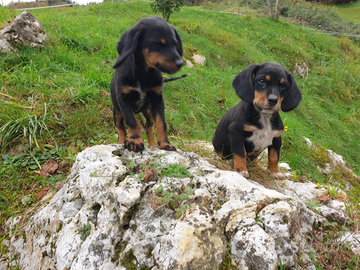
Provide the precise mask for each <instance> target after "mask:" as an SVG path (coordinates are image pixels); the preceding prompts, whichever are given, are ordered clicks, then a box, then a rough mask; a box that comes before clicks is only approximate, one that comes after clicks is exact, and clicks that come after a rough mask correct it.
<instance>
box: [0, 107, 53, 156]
mask: <svg viewBox="0 0 360 270" xmlns="http://www.w3.org/2000/svg"><path fill="white" fill-rule="evenodd" d="M44 106H45V111H44V114H43V115H42V117H38V116H37V115H30V114H27V115H23V116H22V117H21V118H18V119H15V120H13V119H11V118H10V117H9V116H8V115H0V117H1V118H3V119H4V120H5V119H6V118H7V119H8V120H9V121H8V122H7V123H5V124H4V125H2V126H1V127H0V138H1V139H0V146H1V153H3V152H4V151H5V149H6V148H7V147H8V146H9V142H10V141H11V140H15V141H16V140H17V139H19V138H21V137H27V138H28V140H29V143H30V149H32V147H33V144H35V145H36V146H37V147H38V148H40V146H39V143H38V136H42V135H43V133H44V131H46V132H47V134H48V135H49V136H50V137H51V138H52V139H53V137H52V135H51V133H50V132H49V129H48V127H47V125H46V121H45V120H46V117H47V106H46V103H45V105H44Z"/></svg>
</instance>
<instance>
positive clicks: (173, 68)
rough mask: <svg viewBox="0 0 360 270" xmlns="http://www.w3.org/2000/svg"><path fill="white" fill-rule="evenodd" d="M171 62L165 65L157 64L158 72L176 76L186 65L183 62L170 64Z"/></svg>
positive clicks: (178, 61)
mask: <svg viewBox="0 0 360 270" xmlns="http://www.w3.org/2000/svg"><path fill="white" fill-rule="evenodd" d="M170 63H171V62H166V64H165V65H164V64H163V63H156V64H155V67H156V69H157V70H159V71H161V72H165V73H168V74H174V73H176V72H178V71H179V70H180V69H181V67H182V66H183V65H184V62H183V61H181V60H176V61H174V62H172V64H170Z"/></svg>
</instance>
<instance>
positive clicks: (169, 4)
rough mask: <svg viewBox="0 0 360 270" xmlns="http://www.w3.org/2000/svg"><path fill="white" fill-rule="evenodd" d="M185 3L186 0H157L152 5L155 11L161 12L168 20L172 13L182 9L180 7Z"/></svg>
mask: <svg viewBox="0 0 360 270" xmlns="http://www.w3.org/2000/svg"><path fill="white" fill-rule="evenodd" d="M183 5H184V0H155V2H151V3H150V6H151V9H152V10H153V12H155V13H156V12H161V13H162V16H163V18H164V19H165V20H166V21H167V22H168V21H169V19H170V15H171V14H173V13H174V12H178V11H180V7H182V6H183Z"/></svg>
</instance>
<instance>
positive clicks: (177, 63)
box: [175, 60, 184, 69]
mask: <svg viewBox="0 0 360 270" xmlns="http://www.w3.org/2000/svg"><path fill="white" fill-rule="evenodd" d="M183 65H184V62H183V61H181V60H177V61H175V66H176V67H177V68H178V69H180V68H181V67H182V66H183Z"/></svg>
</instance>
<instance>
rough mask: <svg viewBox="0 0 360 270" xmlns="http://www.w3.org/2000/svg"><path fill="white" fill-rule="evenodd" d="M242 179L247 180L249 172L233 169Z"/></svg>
mask: <svg viewBox="0 0 360 270" xmlns="http://www.w3.org/2000/svg"><path fill="white" fill-rule="evenodd" d="M235 171H237V172H238V173H239V174H240V175H241V176H242V177H245V178H249V172H248V171H240V170H239V169H235Z"/></svg>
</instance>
